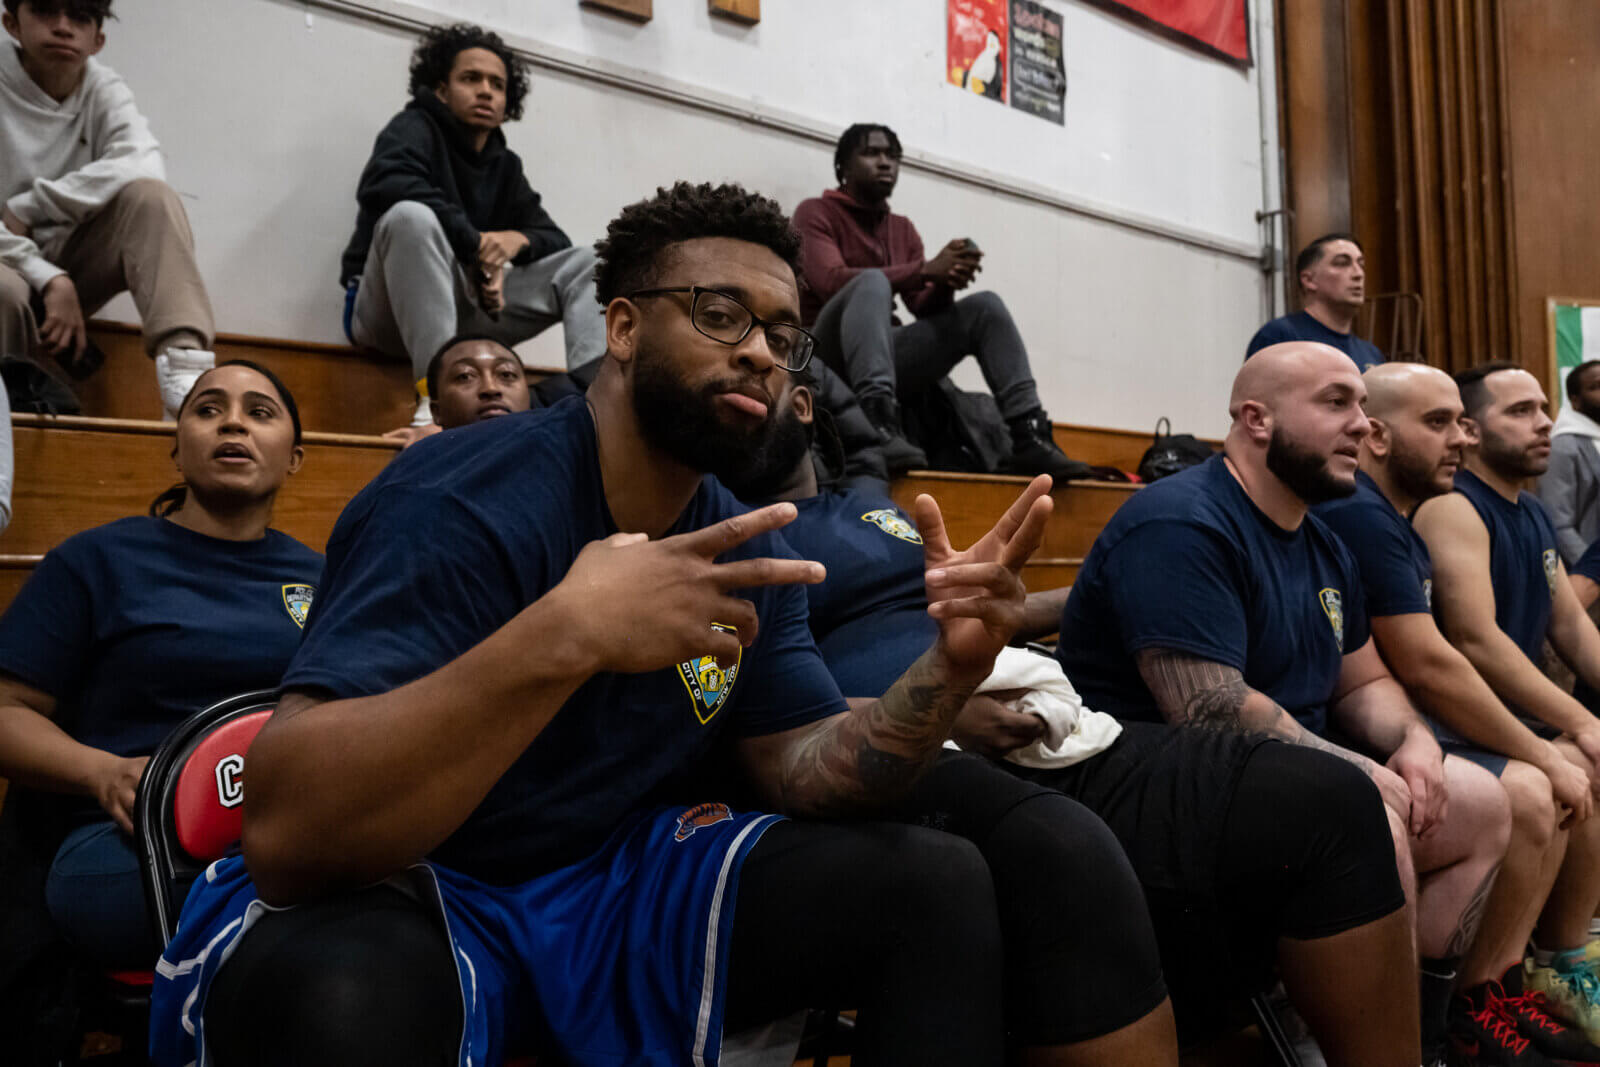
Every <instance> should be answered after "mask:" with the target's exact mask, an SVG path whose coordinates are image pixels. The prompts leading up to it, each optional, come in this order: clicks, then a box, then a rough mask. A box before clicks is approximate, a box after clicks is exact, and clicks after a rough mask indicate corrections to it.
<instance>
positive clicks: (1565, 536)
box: [1538, 359, 1600, 568]
mask: <svg viewBox="0 0 1600 1067" xmlns="http://www.w3.org/2000/svg"><path fill="white" fill-rule="evenodd" d="M1538 493H1539V501H1540V502H1541V503H1542V504H1544V507H1545V510H1546V511H1548V512H1549V513H1550V521H1551V522H1553V523H1555V524H1556V547H1557V548H1558V549H1560V550H1561V561H1562V562H1563V563H1565V564H1566V565H1567V566H1568V567H1569V568H1570V567H1571V566H1572V565H1573V564H1575V563H1577V562H1578V559H1579V557H1580V556H1582V555H1583V553H1584V550H1585V549H1587V548H1588V547H1589V546H1590V545H1591V544H1593V543H1594V542H1595V541H1596V540H1600V360H1593V359H1591V360H1589V361H1588V362H1587V363H1580V364H1579V365H1578V366H1576V367H1573V368H1572V371H1571V372H1570V373H1569V374H1568V375H1567V402H1566V404H1565V405H1563V406H1562V408H1561V414H1559V415H1557V416H1556V424H1555V426H1553V427H1552V428H1551V430H1550V469H1549V470H1547V471H1545V473H1544V477H1542V478H1540V479H1539V489H1538Z"/></svg>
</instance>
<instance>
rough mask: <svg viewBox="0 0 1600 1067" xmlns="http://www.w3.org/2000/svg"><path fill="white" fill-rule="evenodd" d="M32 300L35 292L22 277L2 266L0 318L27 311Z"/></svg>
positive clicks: (0, 277) (0, 271)
mask: <svg viewBox="0 0 1600 1067" xmlns="http://www.w3.org/2000/svg"><path fill="white" fill-rule="evenodd" d="M32 299H33V291H32V290H31V289H29V288H28V283H27V282H26V281H24V280H23V278H22V275H20V274H18V273H17V272H16V271H14V270H12V269H10V268H9V267H3V266H0V318H4V317H5V316H7V315H11V314H16V313H17V312H20V311H22V310H24V309H26V308H27V307H28V303H29V301H30V300H32Z"/></svg>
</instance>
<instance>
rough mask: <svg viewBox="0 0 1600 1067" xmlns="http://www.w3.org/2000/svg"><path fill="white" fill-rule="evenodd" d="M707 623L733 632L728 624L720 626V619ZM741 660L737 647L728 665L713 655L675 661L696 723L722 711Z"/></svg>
mask: <svg viewBox="0 0 1600 1067" xmlns="http://www.w3.org/2000/svg"><path fill="white" fill-rule="evenodd" d="M711 625H712V626H713V627H714V628H716V629H718V630H721V631H722V632H723V633H726V634H731V633H737V631H736V630H735V629H734V628H733V627H732V626H724V625H722V624H721V623H720V622H714V623H712V624H711ZM743 660H744V649H742V648H741V649H740V650H739V655H738V656H737V657H736V658H735V659H734V661H733V663H732V665H730V666H727V667H724V666H723V665H722V664H720V663H718V662H717V657H715V656H700V657H699V658H697V659H691V660H684V661H683V662H682V663H680V664H678V677H679V678H681V679H683V687H684V688H685V689H687V690H688V691H689V701H690V703H691V704H693V705H694V714H695V718H697V719H699V720H700V725H702V726H704V725H705V724H706V723H708V722H710V721H711V720H712V718H714V717H715V716H716V714H717V712H719V711H721V710H722V705H724V704H726V703H727V702H728V694H730V693H732V692H733V683H734V682H735V681H736V680H737V679H738V677H739V664H740V663H741V662H742V661H743Z"/></svg>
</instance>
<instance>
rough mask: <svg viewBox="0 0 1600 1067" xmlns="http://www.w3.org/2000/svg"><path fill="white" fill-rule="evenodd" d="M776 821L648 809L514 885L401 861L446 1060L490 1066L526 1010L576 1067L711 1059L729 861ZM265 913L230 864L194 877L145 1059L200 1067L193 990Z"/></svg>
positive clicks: (199, 1006)
mask: <svg viewBox="0 0 1600 1067" xmlns="http://www.w3.org/2000/svg"><path fill="white" fill-rule="evenodd" d="M779 818H781V817H780V816H776V815H763V814H760V813H743V814H740V813H734V812H731V811H729V810H728V808H726V807H725V806H723V805H721V804H702V805H698V806H697V807H694V808H690V809H687V810H685V809H683V808H677V807H674V808H661V809H657V810H654V811H652V812H648V813H643V814H641V815H638V816H635V817H633V818H632V819H630V820H628V821H626V822H624V824H623V825H622V826H621V827H619V828H618V829H617V830H616V832H614V833H613V834H612V836H611V838H610V839H609V840H608V841H607V842H606V844H605V845H604V846H603V847H602V848H601V849H599V850H598V851H597V852H596V853H594V855H592V856H590V857H589V858H587V859H585V860H582V861H581V862H579V863H575V864H573V865H571V866H569V867H564V868H561V869H560V870H557V871H552V872H550V873H549V874H546V875H542V876H540V877H538V878H535V879H533V880H531V881H528V882H524V883H522V884H520V885H514V886H492V885H486V884H484V883H482V882H479V881H476V880H475V879H472V878H469V877H467V876H465V875H463V874H460V873H459V872H456V871H451V870H448V869H446V868H443V867H437V866H434V865H431V864H419V865H418V866H417V867H415V868H413V869H412V871H411V872H408V876H407V878H406V879H405V880H406V881H407V883H408V885H409V886H410V887H412V891H413V892H418V893H420V894H422V895H424V896H425V897H426V898H430V899H431V900H432V901H433V902H434V903H435V905H436V906H437V907H438V908H440V910H441V912H442V915H443V919H444V923H445V925H446V928H447V930H448V932H449V936H450V943H451V946H452V948H453V949H454V952H455V963H456V971H457V974H458V977H459V979H460V984H461V997H462V1008H463V1012H462V1014H463V1018H464V1019H465V1020H466V1025H465V1028H464V1033H463V1034H462V1040H461V1051H460V1056H459V1059H458V1063H459V1064H460V1067H473V1065H482V1064H486V1063H498V1062H500V1060H501V1059H502V1058H503V1057H504V1056H505V1054H506V1044H507V1036H508V1034H517V1033H520V1032H523V1031H524V1030H525V1024H526V1020H528V1019H529V1018H538V1019H539V1020H540V1026H539V1029H540V1030H541V1031H542V1032H543V1034H544V1038H545V1040H547V1041H549V1042H550V1043H551V1045H552V1046H553V1050H557V1051H559V1052H560V1054H561V1055H562V1057H563V1059H564V1060H565V1061H566V1062H569V1063H572V1064H574V1065H577V1067H583V1065H590V1064H592V1065H596V1067H599V1065H606V1067H611V1065H620V1064H645V1065H662V1067H666V1065H669V1064H672V1065H675V1064H693V1065H695V1067H714V1065H715V1064H716V1063H717V1062H718V1053H719V1051H720V1047H721V1043H722V1005H723V1000H724V993H725V990H726V985H727V956H728V946H729V937H730V935H731V932H732V929H733V910H734V901H735V900H736V899H737V894H738V879H739V871H740V868H741V866H742V864H743V862H744V859H745V857H746V856H748V855H749V853H750V850H751V848H753V847H754V846H755V844H756V842H757V841H758V840H759V839H760V837H761V834H762V833H763V832H764V831H765V830H766V829H767V828H768V827H769V826H771V825H772V824H773V823H774V822H776V821H778V819H779ZM268 910H270V908H269V906H268V905H266V904H264V903H262V902H261V901H260V900H258V899H257V898H256V894H255V887H254V885H253V884H252V883H251V881H250V878H249V875H248V873H247V872H246V870H245V867H244V862H243V860H241V859H239V858H236V857H235V858H229V859H224V860H219V861H217V862H216V863H214V864H212V865H211V867H210V868H208V869H207V870H206V873H205V876H204V877H203V878H201V879H199V880H198V881H196V883H195V886H194V888H193V889H192V890H191V891H190V893H189V898H188V900H187V901H186V902H185V904H184V908H183V916H182V918H181V920H180V922H179V925H178V932H177V934H176V936H175V937H174V938H173V941H172V943H171V944H170V945H168V946H167V950H166V952H165V953H163V955H162V958H161V961H160V963H159V964H158V965H157V968H156V980H155V986H154V988H153V989H152V992H151V1019H150V1055H151V1058H152V1059H153V1060H154V1061H155V1062H156V1063H157V1064H158V1065H160V1067H187V1065H189V1064H196V1065H198V1067H205V1065H206V1064H207V1062H208V1059H207V1055H206V1048H205V995H206V990H207V989H208V988H209V987H210V985H211V982H212V980H213V979H214V978H215V976H216V973H217V970H218V968H220V967H221V966H222V965H223V964H224V963H225V962H226V961H227V959H228V957H229V955H230V954H231V953H232V952H233V950H234V948H235V947H236V946H237V945H238V944H239V942H240V940H241V939H242V938H243V937H245V936H247V934H248V932H249V929H250V927H251V926H252V925H253V924H254V923H255V921H256V920H257V919H259V918H260V916H261V915H263V914H265V913H266V912H267V911H268Z"/></svg>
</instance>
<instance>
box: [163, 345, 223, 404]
mask: <svg viewBox="0 0 1600 1067" xmlns="http://www.w3.org/2000/svg"><path fill="white" fill-rule="evenodd" d="M216 365H217V357H216V354H215V353H213V352H207V351H206V350H205V349H203V348H169V349H167V350H166V351H165V352H163V353H161V354H160V355H159V356H157V357H156V388H157V389H159V390H160V391H161V410H162V414H163V415H164V416H165V417H166V420H167V421H168V422H177V421H178V409H179V408H181V407H182V406H183V398H184V397H186V396H188V395H189V390H190V389H193V388H194V383H195V382H196V381H198V380H199V378H200V375H202V374H204V373H205V372H206V371H208V370H210V369H211V368H213V367H215V366H216Z"/></svg>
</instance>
